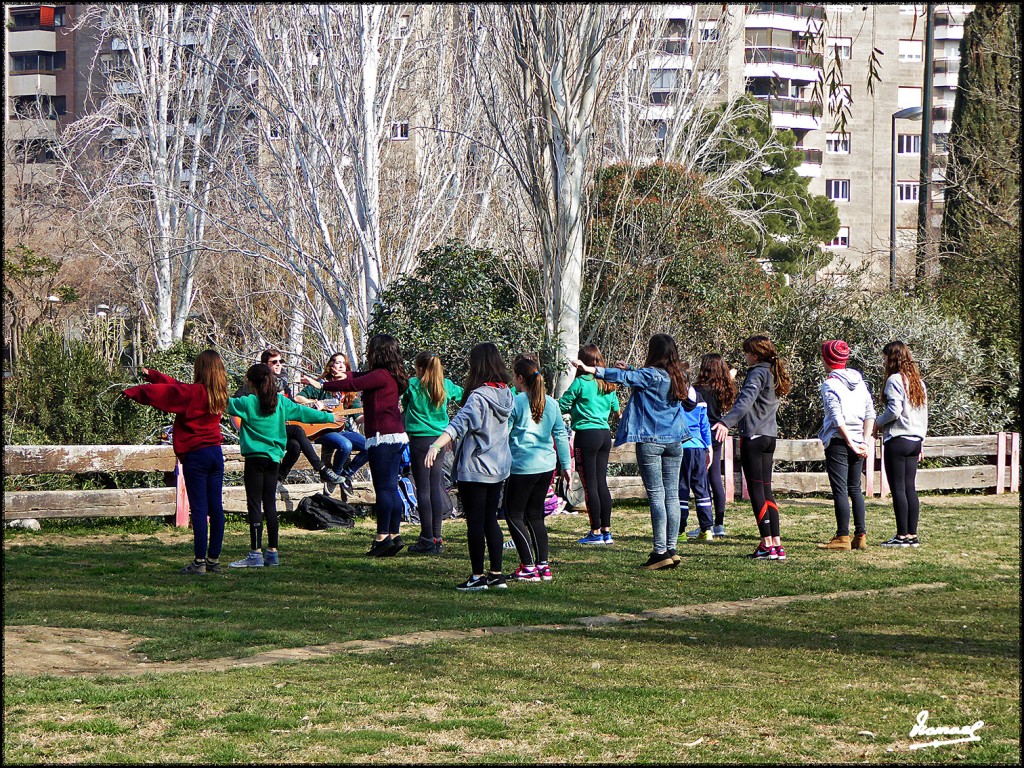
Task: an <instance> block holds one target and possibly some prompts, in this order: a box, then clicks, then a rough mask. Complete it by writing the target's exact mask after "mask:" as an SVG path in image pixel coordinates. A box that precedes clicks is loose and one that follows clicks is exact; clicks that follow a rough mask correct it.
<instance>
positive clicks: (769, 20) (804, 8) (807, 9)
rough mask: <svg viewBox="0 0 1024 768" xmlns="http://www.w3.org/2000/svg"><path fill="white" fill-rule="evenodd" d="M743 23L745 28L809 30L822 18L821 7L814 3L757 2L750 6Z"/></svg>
mask: <svg viewBox="0 0 1024 768" xmlns="http://www.w3.org/2000/svg"><path fill="white" fill-rule="evenodd" d="M750 8H751V10H750V11H748V12H747V16H746V19H745V21H744V25H745V26H746V27H747V29H779V30H789V31H791V32H809V31H811V30H812V29H813V28H815V27H816V26H817V24H818V23H819V22H820V21H821V18H822V14H823V11H822V7H821V6H814V5H779V4H774V3H758V4H757V5H754V6H750Z"/></svg>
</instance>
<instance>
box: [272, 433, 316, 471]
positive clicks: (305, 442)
mask: <svg viewBox="0 0 1024 768" xmlns="http://www.w3.org/2000/svg"><path fill="white" fill-rule="evenodd" d="M284 433H285V435H286V436H287V437H288V442H287V443H286V444H285V451H284V458H283V459H281V466H280V467H279V469H278V472H280V474H281V479H282V480H284V479H285V478H286V477H288V473H289V472H291V471H292V467H294V466H295V462H297V461H298V460H299V454H300V453H301V454H302V455H304V456H305V457H306V461H308V462H309V464H310V466H311V467H313V469H314V470H315V471H317V472H319V471H320V470H321V469H323V466H324V462H323V460H322V459H321V458H320V456H319V455H318V454H317V452H316V447H315V446H314V445H313V443H311V442H310V441H309V438H308V437H306V433H305V432H304V431H303V429H302V427H300V426H299V425H298V424H286V425H285V428H284Z"/></svg>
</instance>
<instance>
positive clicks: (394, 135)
mask: <svg viewBox="0 0 1024 768" xmlns="http://www.w3.org/2000/svg"><path fill="white" fill-rule="evenodd" d="M408 138H409V123H406V122H402V123H392V124H391V140H392V141H406V140H407V139H408Z"/></svg>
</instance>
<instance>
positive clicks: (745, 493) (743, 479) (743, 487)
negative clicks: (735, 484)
mask: <svg viewBox="0 0 1024 768" xmlns="http://www.w3.org/2000/svg"><path fill="white" fill-rule="evenodd" d="M742 439H743V438H742V437H737V438H736V444H737V445H739V441H740V440H742ZM740 496H741V498H744V499H749V498H750V490H749V489H748V488H747V475H746V473H745V472H744V471H743V462H742V461H741V462H740Z"/></svg>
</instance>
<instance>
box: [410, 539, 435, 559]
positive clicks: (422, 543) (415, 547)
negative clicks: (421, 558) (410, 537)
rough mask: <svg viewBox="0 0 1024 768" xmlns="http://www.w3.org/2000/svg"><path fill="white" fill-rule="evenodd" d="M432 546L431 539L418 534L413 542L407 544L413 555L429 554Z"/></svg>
mask: <svg viewBox="0 0 1024 768" xmlns="http://www.w3.org/2000/svg"><path fill="white" fill-rule="evenodd" d="M433 548H434V540H433V539H425V538H423V537H422V536H420V537H419V538H418V539H416V543H415V544H410V545H409V553H410V554H414V555H429V554H430V552H431V550H433Z"/></svg>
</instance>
